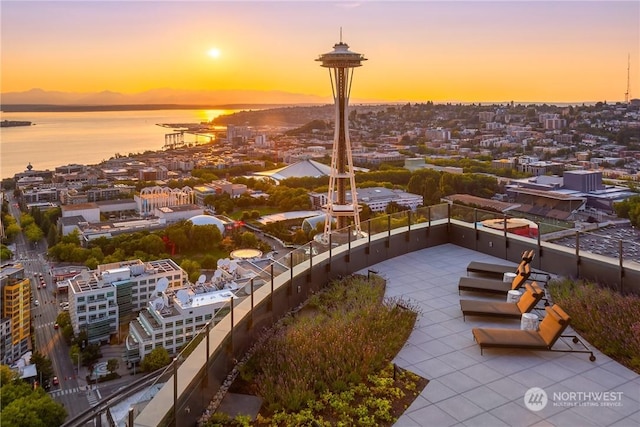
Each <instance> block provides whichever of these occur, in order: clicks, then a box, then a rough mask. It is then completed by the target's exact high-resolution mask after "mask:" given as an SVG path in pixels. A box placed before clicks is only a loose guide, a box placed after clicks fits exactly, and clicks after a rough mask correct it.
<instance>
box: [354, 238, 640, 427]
mask: <svg viewBox="0 0 640 427" xmlns="http://www.w3.org/2000/svg"><path fill="white" fill-rule="evenodd" d="M471 261H482V262H491V263H503V264H509V265H513V266H514V268H515V264H511V263H508V262H507V261H504V260H501V259H498V258H494V257H492V256H489V255H485V254H482V253H480V252H475V251H473V250H469V249H465V248H462V247H459V246H456V245H452V244H445V245H440V246H436V247H432V248H428V249H423V250H420V251H416V252H412V253H409V254H406V255H402V256H399V257H395V258H390V259H388V260H385V261H383V262H381V263H379V264H376V265H373V266H370V267H368V269H371V270H375V271H377V272H378V274H380V275H381V276H382V277H385V278H386V279H387V285H386V295H387V296H388V297H402V298H407V299H409V300H411V301H412V302H414V303H416V304H417V305H418V307H419V310H420V312H421V315H420V316H419V318H418V321H417V323H416V327H415V328H414V330H413V332H412V333H411V335H410V337H409V339H408V341H407V342H406V344H405V345H404V347H403V348H402V350H401V351H400V353H398V355H397V356H396V357H395V359H394V362H395V363H396V364H397V365H398V366H400V367H401V368H404V369H408V370H409V371H412V372H415V373H417V374H418V375H421V376H423V377H425V378H427V379H429V384H428V385H427V386H426V387H425V389H424V390H423V391H422V392H421V393H420V395H419V396H418V397H417V398H416V400H415V401H414V402H413V404H412V405H411V406H410V407H409V408H407V410H406V411H405V413H404V414H403V415H402V416H401V417H400V418H399V419H398V421H397V422H396V423H395V424H394V426H397V427H405V426H406V427H409V426H420V425H424V422H425V420H428V421H429V423H430V424H432V425H438V426H453V425H456V426H479V425H491V426H534V425H535V426H554V425H555V426H581V427H582V426H605V425H606V426H620V427H622V426H632V425H638V423H640V394H639V393H638V390H640V376H639V375H638V374H636V373H635V372H633V371H631V370H630V369H627V368H626V367H624V366H622V365H620V364H618V363H617V362H615V361H613V360H612V359H610V358H609V357H607V356H605V355H604V354H602V353H600V352H599V351H597V350H596V349H595V348H593V347H591V346H589V347H590V349H592V350H594V352H595V355H596V361H595V362H590V361H589V357H588V355H586V354H580V353H557V352H545V351H531V350H513V349H495V350H492V349H487V350H485V351H484V354H480V348H479V346H478V344H477V343H476V342H475V341H474V339H473V335H472V334H471V329H472V328H475V327H500V328H501V327H504V328H513V329H518V328H519V327H520V323H519V322H520V321H519V320H511V321H508V320H502V321H500V320H494V319H490V318H486V319H483V318H480V317H471V316H469V317H468V318H467V319H466V321H465V320H464V319H463V317H462V312H461V310H460V302H459V301H460V300H461V299H471V298H476V299H477V298H479V297H477V296H475V295H473V296H471V294H469V295H466V294H463V295H462V296H460V295H459V294H458V286H457V285H458V281H459V279H460V277H462V276H466V275H467V272H466V266H467V264H468V263H469V262H471ZM361 273H362V274H365V275H366V274H367V271H366V270H365V271H363V272H361ZM494 300H495V298H494ZM569 329H571V328H569ZM567 333H573V331H571V330H569V331H567ZM557 345H558V346H561V345H563V344H562V343H560V342H558V343H557ZM533 387H540V388H542V389H543V390H544V391H545V392H546V394H547V396H548V399H549V400H548V403H547V405H546V407H544V408H543V409H542V410H540V411H532V410H529V409H527V406H526V403H525V400H524V396H525V393H526V392H527V390H530V389H531V388H533ZM604 391H610V392H620V393H622V394H621V395H620V396H621V401H620V406H606V407H605V405H603V404H594V405H582V406H581V405H579V404H577V403H576V402H575V401H574V402H573V405H570V403H572V402H563V401H560V400H559V399H558V398H556V396H557V395H558V394H559V393H563V392H594V393H597V392H604ZM567 403H568V404H567ZM587 403H589V402H587ZM591 403H593V402H591ZM601 403H602V402H601ZM565 404H566V405H565Z"/></svg>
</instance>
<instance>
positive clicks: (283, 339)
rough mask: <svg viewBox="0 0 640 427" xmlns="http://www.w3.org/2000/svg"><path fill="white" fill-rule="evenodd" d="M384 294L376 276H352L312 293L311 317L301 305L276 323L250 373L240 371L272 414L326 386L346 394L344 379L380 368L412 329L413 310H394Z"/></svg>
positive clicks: (305, 400) (294, 406) (293, 406)
mask: <svg viewBox="0 0 640 427" xmlns="http://www.w3.org/2000/svg"><path fill="white" fill-rule="evenodd" d="M383 296H384V281H383V280H382V279H381V278H376V280H372V281H371V282H369V281H367V279H366V278H365V277H360V276H352V277H349V278H346V279H344V280H343V281H341V282H340V283H333V284H331V285H330V286H329V288H328V289H327V290H326V291H323V292H321V293H319V294H317V295H316V297H314V299H313V302H314V303H313V306H314V309H313V310H312V312H313V315H308V314H307V313H305V311H304V309H302V310H301V311H300V313H299V314H298V315H297V316H296V317H292V316H289V318H288V319H287V320H286V321H284V322H280V323H279V324H278V325H276V327H275V332H274V335H273V336H272V337H271V339H269V340H268V341H267V342H266V343H265V345H264V346H263V347H261V348H259V349H258V350H257V351H256V353H255V354H254V356H253V357H252V358H254V359H255V360H253V361H250V362H249V363H248V364H247V369H252V370H255V371H254V372H252V373H249V372H243V374H242V375H243V376H244V377H245V378H254V379H255V382H256V385H257V389H258V393H259V394H260V396H261V397H262V398H263V399H264V401H265V405H266V407H268V408H270V409H271V410H272V411H274V412H275V411H278V410H281V409H282V410H286V411H299V410H301V409H303V408H304V407H305V406H306V405H307V404H308V402H309V401H312V400H315V399H317V398H318V394H317V393H318V392H322V390H324V389H325V387H326V385H325V384H330V385H331V386H332V390H333V392H335V393H346V392H347V391H348V390H349V387H351V386H352V385H353V383H351V381H349V380H354V381H355V380H358V379H360V378H368V377H369V376H370V375H371V374H373V373H375V372H379V371H380V370H382V369H383V368H384V367H385V365H386V364H387V363H388V361H389V360H390V359H392V358H393V357H394V356H395V354H396V353H397V352H398V351H399V350H400V349H401V348H402V345H404V342H405V341H406V339H407V338H408V336H409V334H410V332H411V330H412V329H413V325H414V323H415V320H416V317H417V313H416V312H415V311H412V310H411V309H409V310H407V309H399V308H398V306H399V304H398V302H397V301H396V300H385V299H383ZM315 307H318V308H317V309H316V308H315ZM257 361H259V362H257ZM284 366H286V367H287V368H286V369H284V370H283V369H282V367H284ZM341 400H343V399H341Z"/></svg>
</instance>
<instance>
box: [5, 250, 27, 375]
mask: <svg viewBox="0 0 640 427" xmlns="http://www.w3.org/2000/svg"><path fill="white" fill-rule="evenodd" d="M0 294H1V295H2V306H1V313H0V319H1V325H2V327H1V328H0V363H3V364H7V365H9V364H11V363H13V361H15V360H16V359H19V358H20V356H22V355H23V354H24V353H26V352H27V351H28V350H29V342H30V338H31V330H30V326H31V281H30V280H29V278H27V277H25V275H24V268H23V266H22V264H20V263H15V264H5V265H3V266H0Z"/></svg>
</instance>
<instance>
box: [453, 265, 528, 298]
mask: <svg viewBox="0 0 640 427" xmlns="http://www.w3.org/2000/svg"><path fill="white" fill-rule="evenodd" d="M530 275H531V267H530V266H529V264H526V263H524V261H523V262H521V263H520V265H519V266H518V270H517V273H516V277H514V278H513V280H512V281H511V283H509V282H504V281H502V280H496V279H485V278H483V277H461V278H460V281H459V282H458V294H459V293H460V292H461V291H468V292H482V293H490V294H504V295H505V296H506V294H507V292H509V291H510V290H515V289H520V287H522V285H524V283H525V282H526V281H527V279H529V276H530Z"/></svg>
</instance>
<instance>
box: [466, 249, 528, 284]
mask: <svg viewBox="0 0 640 427" xmlns="http://www.w3.org/2000/svg"><path fill="white" fill-rule="evenodd" d="M534 255H535V252H534V251H533V249H531V250H528V251H524V252H523V253H522V260H521V261H520V264H519V265H518V267H520V266H522V265H523V263H526V264H529V263H531V261H532V260H533V257H534ZM518 267H514V266H511V265H505V264H495V263H489V262H480V261H471V262H470V263H469V265H467V273H477V274H482V275H484V276H490V277H492V278H496V279H500V278H502V276H503V275H504V273H513V272H514V271H516V269H517V268H518Z"/></svg>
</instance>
